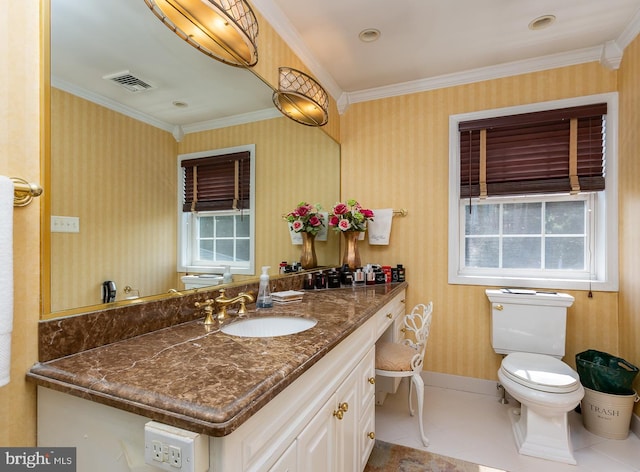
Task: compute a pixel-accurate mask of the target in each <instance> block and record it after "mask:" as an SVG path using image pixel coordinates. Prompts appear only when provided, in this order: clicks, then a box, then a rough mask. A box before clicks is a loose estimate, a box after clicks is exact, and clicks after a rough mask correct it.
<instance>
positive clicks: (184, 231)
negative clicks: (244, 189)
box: [176, 144, 256, 275]
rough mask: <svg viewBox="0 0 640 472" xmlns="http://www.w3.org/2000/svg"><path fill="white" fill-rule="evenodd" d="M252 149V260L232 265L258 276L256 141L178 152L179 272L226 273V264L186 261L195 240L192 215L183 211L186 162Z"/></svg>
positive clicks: (238, 271)
mask: <svg viewBox="0 0 640 472" xmlns="http://www.w3.org/2000/svg"><path fill="white" fill-rule="evenodd" d="M243 151H249V156H250V160H251V173H250V176H249V179H250V185H251V193H250V198H249V202H250V206H249V208H250V211H248V212H246V214H247V216H248V218H249V219H250V220H249V221H250V224H249V226H250V229H249V237H250V242H249V263H248V265H245V266H238V265H235V264H232V265H231V273H232V274H242V275H255V264H256V257H255V256H256V253H255V248H256V238H255V235H256V233H255V229H256V217H255V208H256V196H255V194H256V163H255V155H256V146H255V144H247V145H243V146H234V147H229V148H224V149H213V150H210V151H201V152H194V153H190V154H180V155H178V166H177V171H176V175H177V178H178V187H177V188H178V191H177V196H176V199H177V212H178V228H177V229H178V238H177V240H178V248H177V254H178V261H177V262H178V264H177V269H178V272H189V273H195V274H222V273H223V272H224V265H219V266H205V265H187V263H186V261H188V260H190V256H189V251H190V250H191V247H190V246H191V244H190V242H191V239H190V236H189V235H190V228H189V218H188V215H186V214H185V213H184V212H183V211H182V198H183V195H184V181H183V178H182V172H183V171H182V161H183V160H185V159H198V158H201V157H210V156H219V155H222V154H233V153H236V152H243Z"/></svg>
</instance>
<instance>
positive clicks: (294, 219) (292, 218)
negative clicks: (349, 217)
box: [286, 202, 324, 236]
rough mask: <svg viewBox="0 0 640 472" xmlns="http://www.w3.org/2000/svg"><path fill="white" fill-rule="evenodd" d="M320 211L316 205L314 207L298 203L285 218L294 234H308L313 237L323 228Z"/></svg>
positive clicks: (322, 218) (319, 207)
mask: <svg viewBox="0 0 640 472" xmlns="http://www.w3.org/2000/svg"><path fill="white" fill-rule="evenodd" d="M321 211H322V207H321V206H320V205H318V204H316V205H315V206H314V205H310V204H309V203H307V202H300V203H298V206H297V207H296V208H295V210H293V211H292V212H291V213H289V214H288V215H287V216H286V219H287V221H288V222H289V223H291V229H293V231H295V232H296V233H310V234H313V235H314V236H315V235H317V234H318V232H319V231H320V229H321V228H322V227H323V226H324V221H323V220H324V216H323V215H322V213H321Z"/></svg>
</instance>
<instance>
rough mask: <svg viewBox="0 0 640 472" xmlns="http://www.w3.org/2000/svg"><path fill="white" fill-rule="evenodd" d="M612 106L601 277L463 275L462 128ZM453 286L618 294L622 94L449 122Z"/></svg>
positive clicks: (599, 240) (601, 203) (602, 198)
mask: <svg viewBox="0 0 640 472" xmlns="http://www.w3.org/2000/svg"><path fill="white" fill-rule="evenodd" d="M602 102H606V103H607V132H606V135H605V149H606V174H605V191H604V192H601V194H600V195H599V197H598V198H597V199H596V205H597V206H598V208H597V213H596V215H597V217H598V218H600V219H601V218H605V219H606V221H605V222H604V223H603V224H599V222H598V221H596V224H595V228H596V233H595V238H596V241H595V244H596V251H597V254H596V261H598V264H600V266H599V267H596V273H595V274H594V277H593V278H592V279H591V280H569V279H551V278H545V279H540V278H526V277H510V276H493V277H492V276H484V275H478V276H475V275H471V274H463V273H461V271H460V267H461V264H460V257H461V254H463V252H462V251H461V249H462V248H461V245H462V244H463V241H464V238H463V237H461V234H462V233H461V232H462V227H461V220H460V213H459V212H460V159H459V153H460V138H459V132H458V124H459V123H460V122H462V121H469V120H477V119H482V118H491V117H496V116H506V115H513V114H518V113H531V112H536V111H544V110H551V109H554V108H566V107H573V106H580V105H589V104H594V103H602ZM448 251H449V261H448V266H449V267H448V272H449V277H448V280H449V283H450V284H460V285H484V286H499V287H506V286H508V287H530V288H541V289H564V290H595V291H610V292H615V291H617V290H618V93H617V92H612V93H605V94H597V95H589V96H585V97H577V98H570V99H564V100H554V101H548V102H540V103H533V104H529V105H522V106H514V107H506V108H497V109H493V110H484V111H479V112H472V113H463V114H459V115H450V116H449V248H448Z"/></svg>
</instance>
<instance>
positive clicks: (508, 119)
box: [458, 103, 607, 198]
mask: <svg viewBox="0 0 640 472" xmlns="http://www.w3.org/2000/svg"><path fill="white" fill-rule="evenodd" d="M606 113H607V104H606V103H599V104H593V105H585V106H577V107H570V108H562V109H557V110H549V111H542V112H533V113H523V114H518V115H511V116H501V117H494V118H486V119H479V120H473V121H464V122H460V123H459V125H458V131H459V135H460V197H461V198H468V197H481V198H482V197H485V196H499V195H502V196H506V195H527V194H550V193H567V192H571V193H577V192H579V191H601V190H604V186H605V159H604V156H605V148H604V142H605V131H606V125H605V122H606Z"/></svg>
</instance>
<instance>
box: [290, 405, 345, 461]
mask: <svg viewBox="0 0 640 472" xmlns="http://www.w3.org/2000/svg"><path fill="white" fill-rule="evenodd" d="M334 403H335V395H334V396H332V397H331V399H330V400H329V401H328V402H327V403H326V404H325V405H324V406H323V407H322V408H321V409H320V411H319V412H318V413H317V414H316V416H314V417H313V419H312V420H311V422H310V423H309V424H308V425H307V426H306V427H305V429H304V430H303V431H302V432H301V433H300V435H299V436H298V438H297V439H296V444H297V447H296V449H297V456H298V457H297V464H298V470H299V471H304V472H337V470H339V469H336V448H335V444H336V438H335V431H336V428H335V420H336V418H335V417H334V416H333V411H334ZM340 470H341V469H340Z"/></svg>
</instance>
